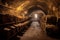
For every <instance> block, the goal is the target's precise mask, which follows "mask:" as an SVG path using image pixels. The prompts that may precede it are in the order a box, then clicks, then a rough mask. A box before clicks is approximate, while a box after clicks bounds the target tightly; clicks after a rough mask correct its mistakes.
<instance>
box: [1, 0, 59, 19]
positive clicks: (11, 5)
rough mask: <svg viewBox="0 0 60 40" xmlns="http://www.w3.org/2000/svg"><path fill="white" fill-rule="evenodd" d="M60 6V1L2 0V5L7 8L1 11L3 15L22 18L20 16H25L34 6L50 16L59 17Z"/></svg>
mask: <svg viewBox="0 0 60 40" xmlns="http://www.w3.org/2000/svg"><path fill="white" fill-rule="evenodd" d="M59 4H60V1H59V0H0V5H1V6H3V7H6V8H4V9H3V10H1V11H2V13H3V14H10V15H14V16H17V17H20V18H21V16H20V15H23V14H24V12H25V11H26V12H25V13H27V11H28V9H29V8H31V7H34V6H38V7H40V8H41V9H43V10H45V11H48V14H49V15H55V16H58V9H59V8H58V7H59ZM0 8H1V7H0ZM6 9H9V10H6ZM4 10H5V11H4Z"/></svg>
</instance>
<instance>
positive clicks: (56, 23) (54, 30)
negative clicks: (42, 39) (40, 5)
mask: <svg viewBox="0 0 60 40" xmlns="http://www.w3.org/2000/svg"><path fill="white" fill-rule="evenodd" d="M46 23H47V24H49V25H53V26H51V27H49V26H48V27H46V32H47V35H48V36H50V37H53V38H60V18H58V20H57V17H55V16H51V17H50V18H47V22H46Z"/></svg>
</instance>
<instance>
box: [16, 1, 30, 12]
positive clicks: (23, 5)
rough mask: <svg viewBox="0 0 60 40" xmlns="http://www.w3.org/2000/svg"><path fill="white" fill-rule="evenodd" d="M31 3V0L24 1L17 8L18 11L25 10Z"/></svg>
mask: <svg viewBox="0 0 60 40" xmlns="http://www.w3.org/2000/svg"><path fill="white" fill-rule="evenodd" d="M29 3H30V1H25V2H24V3H22V4H21V5H20V6H18V7H17V8H16V11H17V12H18V11H21V10H23V9H24V8H25V7H26V6H27V5H28V4H29Z"/></svg>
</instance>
